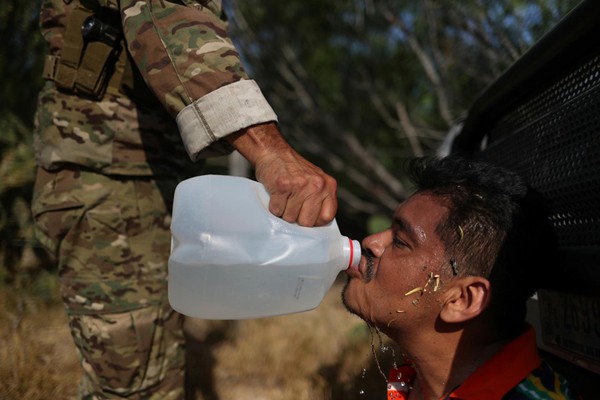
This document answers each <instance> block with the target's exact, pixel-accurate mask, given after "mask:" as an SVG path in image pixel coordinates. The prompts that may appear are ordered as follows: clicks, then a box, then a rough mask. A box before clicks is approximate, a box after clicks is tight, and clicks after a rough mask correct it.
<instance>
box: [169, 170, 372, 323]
mask: <svg viewBox="0 0 600 400" xmlns="http://www.w3.org/2000/svg"><path fill="white" fill-rule="evenodd" d="M268 204H269V195H268V193H267V191H266V190H265V188H264V187H263V185H261V184H260V183H258V182H255V181H252V180H250V179H247V178H241V177H233V176H224V175H205V176H199V177H195V178H191V179H187V180H185V181H183V182H181V183H180V184H179V185H178V186H177V188H176V190H175V199H174V204H173V219H172V221H171V233H172V249H171V255H170V257H169V302H170V303H171V306H172V307H173V308H174V309H175V310H176V311H178V312H180V313H182V314H184V315H187V316H191V317H196V318H203V319H245V318H258V317H268V316H274V315H282V314H290V313H296V312H301V311H307V310H311V309H314V308H315V307H317V306H318V305H319V304H320V303H321V301H322V300H323V297H324V296H325V294H326V293H327V291H328V290H329V289H330V287H331V286H332V284H333V282H334V280H335V278H336V276H337V275H338V273H339V272H340V271H343V270H345V269H346V268H349V267H354V268H355V267H357V266H358V263H359V261H360V244H359V242H358V241H356V240H351V239H349V238H348V237H345V236H342V235H341V234H340V231H339V228H338V226H337V223H336V221H335V220H334V221H332V222H331V223H330V224H328V225H326V226H322V227H302V226H299V225H297V224H291V223H288V222H286V221H284V220H283V219H281V218H278V217H276V216H274V215H273V214H271V213H270V212H269V210H268Z"/></svg>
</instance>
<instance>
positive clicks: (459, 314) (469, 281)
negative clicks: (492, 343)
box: [440, 276, 491, 323]
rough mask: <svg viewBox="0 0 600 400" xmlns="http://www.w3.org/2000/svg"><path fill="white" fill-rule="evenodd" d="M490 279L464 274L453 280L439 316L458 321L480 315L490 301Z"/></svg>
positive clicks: (445, 319) (450, 320)
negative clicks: (462, 276) (464, 275)
mask: <svg viewBox="0 0 600 400" xmlns="http://www.w3.org/2000/svg"><path fill="white" fill-rule="evenodd" d="M490 296H491V286H490V281H488V280H487V279H485V278H482V277H479V276H466V277H464V278H458V279H456V280H455V281H454V282H453V285H452V287H450V288H449V289H448V290H447V292H446V296H445V301H444V304H443V306H442V310H441V312H440V318H441V319H442V321H444V322H447V323H459V322H465V321H468V320H470V319H473V318H475V317H477V316H478V315H480V314H481V313H482V312H483V311H484V310H485V309H486V307H487V305H488V304H489V302H490Z"/></svg>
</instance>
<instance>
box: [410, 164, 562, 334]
mask: <svg viewBox="0 0 600 400" xmlns="http://www.w3.org/2000/svg"><path fill="white" fill-rule="evenodd" d="M408 173H409V177H410V178H411V180H412V181H413V182H414V183H415V184H416V190H417V191H419V192H423V191H426V192H429V193H433V194H434V195H436V196H440V199H441V200H442V201H443V202H444V204H445V205H446V206H448V208H449V213H448V216H447V218H446V219H445V220H444V221H442V222H441V223H440V224H439V226H438V227H437V233H438V235H439V236H440V238H441V239H442V241H443V242H444V244H445V247H446V255H447V257H448V263H447V268H448V273H449V274H451V275H454V276H468V275H472V276H482V277H485V278H487V279H488V280H489V281H490V283H491V287H492V300H491V303H490V307H489V311H488V313H489V314H491V317H492V318H493V320H494V321H495V323H496V329H498V330H499V331H502V332H503V333H504V334H505V335H506V336H514V335H516V334H517V333H518V332H519V331H520V330H521V329H522V327H523V321H524V319H525V311H526V301H527V299H528V298H529V297H531V296H532V295H533V294H534V293H535V291H536V290H537V288H538V287H540V286H545V285H546V284H547V282H548V280H547V279H546V278H549V277H550V276H549V275H546V274H552V273H553V272H552V271H553V270H554V269H555V268H554V263H555V260H556V257H554V256H553V255H552V252H553V251H554V250H555V249H556V245H555V243H554V239H553V235H552V228H551V227H550V224H549V220H548V218H547V216H546V214H545V212H544V207H543V204H542V202H541V198H540V196H539V195H538V194H537V192H535V191H534V190H533V189H532V188H530V187H528V186H527V184H526V183H525V182H524V180H523V179H522V178H521V177H520V176H518V175H517V174H515V173H513V172H511V171H509V170H507V169H504V168H500V167H496V166H493V165H490V164H487V163H483V162H474V161H469V160H466V159H463V158H458V157H453V156H451V157H445V158H428V157H424V158H417V159H413V160H411V161H410V162H409V164H408ZM551 266H552V267H551Z"/></svg>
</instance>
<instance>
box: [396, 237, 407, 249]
mask: <svg viewBox="0 0 600 400" xmlns="http://www.w3.org/2000/svg"><path fill="white" fill-rule="evenodd" d="M393 242H394V246H396V247H406V243H405V242H404V241H403V240H402V239H400V238H397V237H395V238H394V239H393Z"/></svg>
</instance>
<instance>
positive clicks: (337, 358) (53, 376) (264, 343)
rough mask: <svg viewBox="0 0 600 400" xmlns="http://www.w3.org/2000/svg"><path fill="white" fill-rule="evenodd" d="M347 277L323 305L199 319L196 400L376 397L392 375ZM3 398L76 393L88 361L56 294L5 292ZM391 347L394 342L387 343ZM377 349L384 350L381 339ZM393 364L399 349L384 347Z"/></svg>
mask: <svg viewBox="0 0 600 400" xmlns="http://www.w3.org/2000/svg"><path fill="white" fill-rule="evenodd" d="M340 291H341V283H340V282H338V283H336V285H335V286H334V287H333V288H332V290H331V291H330V292H329V294H328V295H327V297H326V298H325V300H324V302H323V304H321V306H319V307H318V308H317V309H316V310H313V311H310V312H306V313H300V314H294V315H289V316H283V317H275V318H264V319H258V320H244V321H236V322H216V321H198V320H195V321H190V323H189V324H188V325H187V326H186V328H187V330H188V331H189V332H190V333H191V334H192V335H193V336H194V338H195V340H194V341H193V342H192V343H191V345H190V354H189V365H190V367H191V371H192V377H191V379H190V382H192V383H193V386H194V391H195V393H196V398H197V399H202V400H220V399H229V398H236V399H237V400H246V399H247V400H261V399H264V400H287V399H294V400H305V399H306V400H308V399H311V400H315V399H316V400H319V399H323V400H329V399H332V400H333V399H344V400H353V399H356V400H367V399H369V400H370V399H383V398H385V380H384V378H383V377H382V376H381V374H380V372H379V371H378V368H377V365H376V363H375V358H374V356H373V353H372V350H371V334H370V332H369V330H368V328H367V326H366V324H365V323H364V322H362V321H361V320H359V319H358V318H356V317H354V316H352V315H350V314H349V313H347V312H346V311H345V310H344V308H343V306H342V304H341V300H340ZM0 340H1V343H2V345H1V346H0V400H5V399H6V400H8V399H31V400H35V399H40V400H42V399H68V398H71V397H73V396H74V395H75V394H76V391H77V380H78V376H79V366H78V362H77V357H76V354H75V350H74V348H73V345H72V342H71V338H70V336H69V332H68V328H67V325H66V318H65V316H64V313H63V309H62V306H61V305H60V304H59V302H58V301H57V300H53V301H40V300H37V299H36V298H35V297H33V296H29V297H28V296H27V295H23V294H22V293H21V292H19V291H16V290H15V289H10V288H9V289H7V290H3V291H2V293H0ZM387 344H388V343H386V345H387ZM375 347H377V348H379V343H378V339H377V338H375ZM377 354H378V358H379V361H380V363H381V364H382V366H383V369H384V370H387V369H388V368H389V366H390V365H391V362H392V360H391V356H392V354H391V352H389V351H388V352H381V351H377Z"/></svg>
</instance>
